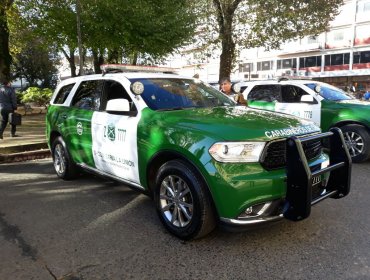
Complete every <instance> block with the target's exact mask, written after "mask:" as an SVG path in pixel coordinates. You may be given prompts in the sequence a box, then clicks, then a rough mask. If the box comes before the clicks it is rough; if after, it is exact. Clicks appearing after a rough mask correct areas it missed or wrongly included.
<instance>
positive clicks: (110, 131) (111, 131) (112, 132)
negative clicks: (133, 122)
mask: <svg viewBox="0 0 370 280" xmlns="http://www.w3.org/2000/svg"><path fill="white" fill-rule="evenodd" d="M104 136H105V137H108V139H109V140H111V141H114V140H115V139H116V128H115V126H114V125H108V126H106V127H105V135H104Z"/></svg>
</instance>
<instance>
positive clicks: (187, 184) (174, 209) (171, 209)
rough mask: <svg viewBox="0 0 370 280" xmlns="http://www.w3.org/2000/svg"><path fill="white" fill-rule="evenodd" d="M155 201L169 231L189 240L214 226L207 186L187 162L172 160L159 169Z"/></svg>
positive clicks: (160, 216)
mask: <svg viewBox="0 0 370 280" xmlns="http://www.w3.org/2000/svg"><path fill="white" fill-rule="evenodd" d="M154 200H155V204H156V207H157V212H158V215H159V218H160V220H161V222H162V223H163V225H164V226H165V227H166V229H167V230H168V231H169V232H171V233H172V234H174V235H176V236H177V237H179V238H181V239H184V240H188V239H193V238H200V237H202V236H205V235H206V234H208V233H209V232H211V231H212V230H213V229H214V227H215V223H216V222H215V214H214V209H213V205H212V201H211V198H210V194H209V193H208V190H207V186H205V184H204V183H203V180H201V178H200V177H199V175H198V174H197V173H196V172H194V171H193V169H192V168H191V167H190V166H189V165H188V164H187V163H185V162H183V161H180V160H171V161H169V162H167V163H165V164H163V165H162V166H161V167H160V169H159V170H158V173H157V177H156V188H155V191H154Z"/></svg>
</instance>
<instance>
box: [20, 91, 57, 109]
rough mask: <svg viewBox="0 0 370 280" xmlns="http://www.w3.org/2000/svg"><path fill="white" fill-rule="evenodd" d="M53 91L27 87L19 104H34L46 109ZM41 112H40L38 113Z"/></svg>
mask: <svg viewBox="0 0 370 280" xmlns="http://www.w3.org/2000/svg"><path fill="white" fill-rule="evenodd" d="M52 95H53V91H52V90H51V89H49V88H44V89H41V88H38V87H29V88H28V89H27V90H26V91H25V92H24V93H23V95H22V98H21V102H22V103H24V104H27V103H35V104H36V105H37V106H39V107H43V108H45V109H47V105H48V104H49V102H50V99H51V96H52ZM41 112H42V110H41V111H40V113H41Z"/></svg>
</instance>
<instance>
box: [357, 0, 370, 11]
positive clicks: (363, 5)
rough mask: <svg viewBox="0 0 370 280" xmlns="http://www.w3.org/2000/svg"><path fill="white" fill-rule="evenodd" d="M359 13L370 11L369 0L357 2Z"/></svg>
mask: <svg viewBox="0 0 370 280" xmlns="http://www.w3.org/2000/svg"><path fill="white" fill-rule="evenodd" d="M357 13H358V14H362V13H370V1H369V0H365V1H359V2H358V3H357Z"/></svg>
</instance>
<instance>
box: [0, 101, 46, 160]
mask: <svg viewBox="0 0 370 280" xmlns="http://www.w3.org/2000/svg"><path fill="white" fill-rule="evenodd" d="M17 112H18V113H20V114H22V125H20V126H17V133H16V134H17V135H18V137H10V126H9V124H8V126H7V127H6V129H5V131H4V133H3V137H4V139H2V140H1V139H0V164H1V163H7V162H17V161H25V160H33V159H39V158H45V157H50V151H49V149H48V146H47V144H46V136H45V109H43V110H42V109H41V108H37V107H36V108H33V110H32V113H30V112H27V113H26V114H25V113H24V109H23V107H20V108H19V109H18V110H17ZM40 112H41V113H40Z"/></svg>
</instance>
